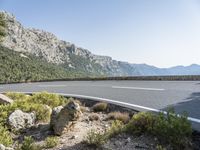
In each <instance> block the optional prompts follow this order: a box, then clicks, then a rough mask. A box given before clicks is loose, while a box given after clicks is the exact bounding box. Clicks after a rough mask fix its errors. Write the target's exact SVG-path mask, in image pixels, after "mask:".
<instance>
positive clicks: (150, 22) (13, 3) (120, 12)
mask: <svg viewBox="0 0 200 150" xmlns="http://www.w3.org/2000/svg"><path fill="white" fill-rule="evenodd" d="M0 10H3V11H8V12H10V13H13V14H14V15H15V16H16V18H17V20H19V21H20V22H21V23H22V24H23V25H24V26H25V27H31V28H32V27H33V28H38V29H42V30H45V31H48V32H52V33H53V34H55V35H56V36H57V37H58V38H59V39H62V40H65V41H69V42H72V43H74V44H76V45H77V46H80V47H83V48H86V49H88V50H90V51H91V52H92V53H94V54H99V55H106V56H110V57H112V58H113V59H115V60H120V61H126V62H129V63H136V64H142V63H145V64H149V65H153V66H156V67H160V68H168V67H172V66H177V65H183V66H188V65H191V64H200V51H199V50H200V43H199V39H200V28H199V26H200V2H199V1H197V0H191V1H186V0H169V1H165V2H164V1H162V2H161V1H159V0H153V1H148V0H142V1H132V0H126V1H122V0H110V1H109V2H108V1H106V0H102V1H95V2H94V1H92V0H85V1H84V2H83V1H79V0H73V1H72V0H70V1H64V0H60V1H53V0H48V3H47V1H39V0H34V1H25V0H20V1H19V0H0Z"/></svg>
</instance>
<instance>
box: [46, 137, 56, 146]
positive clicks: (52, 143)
mask: <svg viewBox="0 0 200 150" xmlns="http://www.w3.org/2000/svg"><path fill="white" fill-rule="evenodd" d="M57 145H58V137H55V136H52V137H47V138H46V139H45V148H53V147H56V146H57Z"/></svg>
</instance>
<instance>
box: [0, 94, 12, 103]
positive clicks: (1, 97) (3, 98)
mask: <svg viewBox="0 0 200 150" xmlns="http://www.w3.org/2000/svg"><path fill="white" fill-rule="evenodd" d="M12 102H13V100H12V99H10V98H9V97H7V96H5V95H3V94H0V104H11V103H12Z"/></svg>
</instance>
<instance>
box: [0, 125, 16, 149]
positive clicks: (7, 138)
mask: <svg viewBox="0 0 200 150" xmlns="http://www.w3.org/2000/svg"><path fill="white" fill-rule="evenodd" d="M12 143H13V140H12V138H11V134H10V132H9V131H8V129H7V128H6V127H5V126H2V125H0V144H3V145H5V146H9V145H11V144H12Z"/></svg>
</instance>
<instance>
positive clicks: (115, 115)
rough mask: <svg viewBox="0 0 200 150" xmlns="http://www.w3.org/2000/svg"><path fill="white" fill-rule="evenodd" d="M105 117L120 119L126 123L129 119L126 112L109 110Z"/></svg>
mask: <svg viewBox="0 0 200 150" xmlns="http://www.w3.org/2000/svg"><path fill="white" fill-rule="evenodd" d="M107 119H113V120H120V121H122V122H123V123H128V121H129V120H130V117H129V114H128V113H122V112H111V113H109V114H108V118H107Z"/></svg>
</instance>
